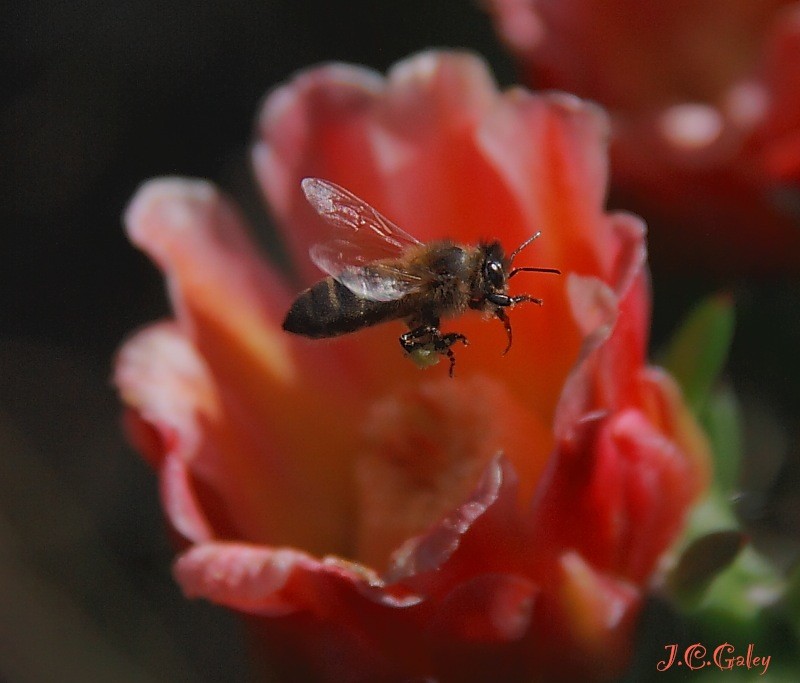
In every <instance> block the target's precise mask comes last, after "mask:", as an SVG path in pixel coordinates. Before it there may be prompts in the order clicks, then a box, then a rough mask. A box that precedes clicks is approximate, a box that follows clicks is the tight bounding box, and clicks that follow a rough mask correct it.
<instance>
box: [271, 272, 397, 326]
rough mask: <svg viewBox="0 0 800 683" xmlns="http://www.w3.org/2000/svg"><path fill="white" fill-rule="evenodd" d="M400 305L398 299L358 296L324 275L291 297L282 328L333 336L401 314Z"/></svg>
mask: <svg viewBox="0 0 800 683" xmlns="http://www.w3.org/2000/svg"><path fill="white" fill-rule="evenodd" d="M400 308H401V306H400V302H399V301H370V300H369V299H363V298H361V297H358V296H356V295H355V294H353V292H351V291H350V290H349V289H347V287H345V286H344V285H342V284H339V283H338V282H337V281H336V280H334V279H333V278H332V277H327V278H325V279H324V280H320V281H319V282H318V283H317V284H315V285H314V286H313V287H311V288H310V289H307V290H306V291H305V292H303V293H301V294H300V295H299V296H298V297H297V299H295V301H294V303H293V304H292V307H291V308H290V309H289V312H288V313H287V314H286V320H284V321H283V329H284V330H286V331H287V332H293V333H294V334H302V335H303V336H305V337H313V338H321V337H337V336H339V335H340V334H347V333H348V332H355V331H356V330H360V329H362V328H364V327H370V326H372V325H377V324H379V323H383V322H387V321H389V320H395V319H396V318H398V317H402V316H401V315H400V311H399V309H400Z"/></svg>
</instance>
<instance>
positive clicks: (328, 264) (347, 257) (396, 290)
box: [308, 240, 422, 301]
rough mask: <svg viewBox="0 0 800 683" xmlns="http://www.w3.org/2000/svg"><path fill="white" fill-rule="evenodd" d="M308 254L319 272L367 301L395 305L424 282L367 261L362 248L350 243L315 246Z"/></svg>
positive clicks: (400, 269)
mask: <svg viewBox="0 0 800 683" xmlns="http://www.w3.org/2000/svg"><path fill="white" fill-rule="evenodd" d="M308 253H309V256H311V260H312V261H313V262H314V264H315V265H316V266H317V267H318V268H319V269H320V270H322V271H324V272H325V273H327V274H328V275H330V276H331V277H333V278H334V279H335V280H338V281H339V282H340V283H342V284H343V285H344V286H345V287H347V289H349V290H350V291H351V292H353V294H356V295H357V296H360V297H362V298H364V299H371V300H372V301H395V300H396V299H400V298H402V297H404V296H405V295H406V294H410V293H411V292H413V291H414V290H415V289H417V288H418V287H419V286H420V285H421V284H422V278H420V277H418V276H416V275H412V274H411V273H409V272H407V271H405V270H403V269H402V268H399V267H397V266H395V265H393V264H392V263H382V262H380V261H375V260H373V259H371V258H368V257H366V256H365V255H364V253H363V252H362V251H361V248H360V246H359V245H357V244H354V243H353V242H350V241H347V240H331V241H330V242H323V243H322V244H315V245H314V246H313V247H311V249H310V250H309V252H308Z"/></svg>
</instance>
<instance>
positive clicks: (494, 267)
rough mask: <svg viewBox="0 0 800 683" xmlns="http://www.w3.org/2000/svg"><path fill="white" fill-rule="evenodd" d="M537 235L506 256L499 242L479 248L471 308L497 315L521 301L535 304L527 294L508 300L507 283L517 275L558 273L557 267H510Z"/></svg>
mask: <svg viewBox="0 0 800 683" xmlns="http://www.w3.org/2000/svg"><path fill="white" fill-rule="evenodd" d="M540 234H541V233H538V232H537V233H536V234H535V235H533V236H532V237H529V238H528V239H527V240H525V241H524V242H523V243H522V244H521V245H520V246H519V247H517V248H516V249H515V250H514V251H513V252H511V254H510V255H509V256H506V255H505V252H504V251H503V247H502V246H501V245H500V243H499V242H489V243H483V244H481V245H480V252H481V254H482V255H483V259H482V262H481V268H480V274H479V280H478V287H476V289H477V290H478V291H477V294H478V296H475V297H474V301H475V303H474V304H473V308H481V309H484V310H488V311H489V312H493V313H497V311H498V310H499V309H501V308H505V307H507V306H513V305H514V304H516V303H519V302H521V301H536V302H539V303H540V300H539V299H534V298H533V297H530V296H528V295H521V296H516V297H510V296H509V295H508V281H509V280H510V279H511V278H512V277H514V276H515V275H516V274H517V273H521V272H538V273H560V272H561V271H559V270H558V269H557V268H531V267H523V268H512V267H511V264H512V263H513V262H514V258H515V257H516V256H517V254H519V253H520V252H521V251H522V250H523V249H524V248H525V247H527V246H528V245H529V244H530V243H531V242H533V241H534V240H536V238H538V237H539V235H540Z"/></svg>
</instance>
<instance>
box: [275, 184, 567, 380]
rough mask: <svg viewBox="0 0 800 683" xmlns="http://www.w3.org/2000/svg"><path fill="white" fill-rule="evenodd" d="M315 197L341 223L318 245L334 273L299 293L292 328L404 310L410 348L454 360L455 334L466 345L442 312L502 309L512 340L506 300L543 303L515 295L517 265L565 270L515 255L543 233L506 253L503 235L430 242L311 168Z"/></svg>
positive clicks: (404, 341) (348, 327)
mask: <svg viewBox="0 0 800 683" xmlns="http://www.w3.org/2000/svg"><path fill="white" fill-rule="evenodd" d="M302 188H303V192H304V193H305V196H306V199H307V200H308V202H309V204H311V206H312V207H313V208H314V209H315V210H316V211H317V213H319V215H320V216H321V217H322V218H324V219H325V220H326V221H327V223H328V224H329V225H330V226H331V227H333V228H334V229H335V231H334V236H333V237H332V239H331V240H329V241H325V242H321V243H319V244H315V245H313V246H312V247H311V249H310V250H309V256H310V257H311V260H312V261H313V262H314V263H315V264H316V265H317V266H318V267H319V268H320V269H321V270H322V271H323V272H325V273H327V275H328V277H326V278H324V279H322V280H320V281H319V282H317V283H316V284H315V285H313V286H312V287H310V288H309V289H306V290H305V291H304V292H302V293H300V295H298V297H297V298H296V299H295V301H294V303H293V304H292V306H291V308H290V309H289V312H288V313H287V314H286V319H285V320H284V321H283V329H284V330H286V331H287V332H291V333H294V334H299V335H303V336H305V337H311V338H312V339H320V338H326V337H337V336H339V335H343V334H349V333H351V332H356V331H358V330H361V329H363V328H366V327H371V326H373V325H379V324H381V323H385V322H388V321H391V320H403V321H405V323H406V325H407V326H408V331H407V332H405V333H404V334H402V335H400V346H401V347H402V349H403V351H404V352H405V353H406V354H408V356H409V357H410V358H411V359H412V360H413V361H414V362H415V363H416V364H417V365H418V366H420V367H425V366H428V365H433V364H435V363H438V361H439V357H440V356H447V358H448V359H449V361H450V369H449V374H450V376H451V377H452V376H453V371H454V369H455V354H454V353H453V349H452V348H451V347H452V346H453V345H454V344H456V343H461V344H464V345H467V343H468V341H467V338H466V337H465V336H464V335H463V334H460V333H458V332H447V333H443V332H442V331H441V329H440V328H439V324H440V321H441V319H442V318H450V317H454V316H457V315H460V314H461V313H464V312H465V311H467V310H469V309H472V310H476V311H480V312H483V313H484V314H485V315H487V316H494V317H496V318H497V319H498V320H500V322H502V323H503V326H504V327H505V331H506V336H507V339H508V343H507V345H506V348H505V351H503V354H506V353H508V351H509V350H510V349H511V343H512V333H511V322H510V320H509V318H508V315H507V313H506V309H510V308H513V307H514V306H516V305H517V304H520V303H528V302H529V303H534V304H538V305H541V304H542V300H541V299H537V298H534V297H532V296H530V295H528V294H519V295H516V296H510V295H509V294H508V284H509V280H510V279H511V278H513V277H514V276H515V275H517V273H521V272H524V271H533V272H538V273H560V271H559V270H557V269H556V268H532V267H524V268H512V263H513V261H514V258H515V257H516V256H517V255H518V254H519V253H520V252H521V251H522V250H523V249H524V248H525V247H527V246H528V245H529V244H530V243H531V242H533V241H534V240H535V239H537V238H538V237H539V235H540V234H541V233H539V232H537V233H536V234H535V235H533V236H532V237H530V238H529V239H527V240H526V241H525V242H523V243H522V244H521V245H520V246H519V247H517V248H516V249H515V250H514V251H513V252H512V253H511V255H510V256H506V255H505V253H504V251H503V248H502V246H501V245H500V243H499V242H497V241H492V242H481V243H479V244H478V245H477V246H464V245H460V244H456V243H454V242H452V241H450V240H437V241H435V242H429V243H427V244H424V243H422V242H420V241H419V240H417V239H415V238H414V237H412V236H411V235H409V234H408V233H406V232H404V231H403V230H401V229H400V228H399V227H397V226H396V225H395V224H394V223H392V222H391V221H390V220H389V219H388V218H386V217H385V216H383V215H381V214H380V213H379V212H378V211H377V210H376V209H374V208H373V207H371V206H370V205H369V204H367V202H365V201H364V200H362V199H359V198H358V197H356V196H355V195H354V194H352V193H351V192H348V191H347V190H345V189H344V188H343V187H339V186H338V185H335V184H334V183H331V182H328V181H327V180H321V179H319V178H305V179H304V180H303V181H302Z"/></svg>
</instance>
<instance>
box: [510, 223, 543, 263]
mask: <svg viewBox="0 0 800 683" xmlns="http://www.w3.org/2000/svg"><path fill="white" fill-rule="evenodd" d="M541 234H542V231H541V230H537V231H536V233H535V234H534V235H533V236H531V237H529V238H528V239H526V240H525V241H524V242H523V243H522V244H520V245H519V246H518V247H517V248H516V249H514V251H512V252H511V256H509V257H508V262H509V263H513V261H514V259H515V258H516V256H517V254H519V252H521V251H522V250H523V249H524V248H525V247H527V246H528V245H529V244H530V243H531V242H533V241H534V240H535V239H538V238H539V237H540V236H541Z"/></svg>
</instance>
